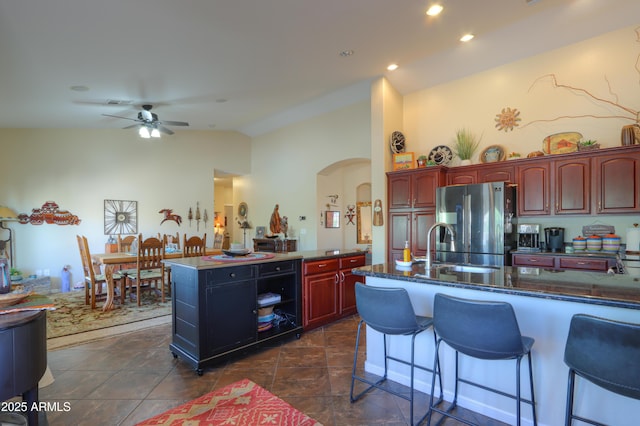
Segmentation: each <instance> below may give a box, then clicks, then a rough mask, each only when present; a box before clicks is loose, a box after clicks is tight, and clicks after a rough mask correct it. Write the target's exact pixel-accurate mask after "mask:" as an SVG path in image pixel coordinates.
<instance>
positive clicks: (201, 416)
mask: <svg viewBox="0 0 640 426" xmlns="http://www.w3.org/2000/svg"><path fill="white" fill-rule="evenodd" d="M138 425H172V426H173V425H189V426H192V425H194V426H195V425H198V426H204V425H207V426H208V425H234V426H256V425H276V426H294V425H295V426H322V425H321V424H320V423H318V422H317V421H315V420H313V419H312V418H311V417H309V416H307V415H306V414H304V413H301V412H300V411H298V410H296V409H295V408H293V407H292V406H291V405H289V404H287V403H286V402H284V401H283V400H281V399H280V398H278V397H277V396H275V395H273V394H272V393H270V392H268V391H267V390H265V389H263V388H261V387H260V386H258V385H257V384H255V383H253V382H252V381H251V380H249V379H244V380H241V381H239V382H235V383H232V384H230V385H228V386H225V387H223V388H221V389H218V390H215V391H213V392H210V393H208V394H206V395H203V396H201V397H200V398H196V399H194V400H193V401H190V402H187V403H185V404H182V405H180V406H178V407H176V408H173V409H171V410H169V411H166V412H164V413H162V414H159V415H157V416H155V417H152V418H150V419H148V420H145V421H144V422H142V423H138Z"/></svg>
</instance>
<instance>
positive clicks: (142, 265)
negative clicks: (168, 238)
mask: <svg viewBox="0 0 640 426" xmlns="http://www.w3.org/2000/svg"><path fill="white" fill-rule="evenodd" d="M163 259H164V241H161V240H159V239H157V238H155V237H150V238H147V239H145V240H143V239H142V234H140V236H139V237H138V255H137V257H136V267H135V269H129V270H127V271H125V273H126V276H127V283H128V284H127V286H128V288H129V295H130V296H131V295H132V294H133V287H135V288H136V301H137V303H138V306H140V291H141V290H142V288H143V287H145V288H147V289H149V290H151V289H152V288H153V287H154V286H155V288H156V289H158V282H160V297H161V300H162V302H164V301H165V297H164V282H165V277H164V263H163V262H162V261H163Z"/></svg>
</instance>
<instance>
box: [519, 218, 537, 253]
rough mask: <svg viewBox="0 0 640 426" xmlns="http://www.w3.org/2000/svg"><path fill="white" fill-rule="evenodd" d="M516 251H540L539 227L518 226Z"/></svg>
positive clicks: (526, 224) (529, 224)
mask: <svg viewBox="0 0 640 426" xmlns="http://www.w3.org/2000/svg"><path fill="white" fill-rule="evenodd" d="M517 229H518V251H540V225H537V224H533V223H520V224H518V228H517Z"/></svg>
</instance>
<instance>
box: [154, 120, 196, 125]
mask: <svg viewBox="0 0 640 426" xmlns="http://www.w3.org/2000/svg"><path fill="white" fill-rule="evenodd" d="M159 123H162V124H166V125H167V126H188V125H189V123H187V122H186V121H169V120H160V121H159Z"/></svg>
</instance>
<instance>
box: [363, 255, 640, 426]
mask: <svg viewBox="0 0 640 426" xmlns="http://www.w3.org/2000/svg"><path fill="white" fill-rule="evenodd" d="M438 266H439V265H437V264H436V265H432V267H431V268H430V269H429V270H425V267H424V263H417V264H414V265H413V266H412V267H409V268H406V269H404V268H403V269H398V268H397V267H396V266H395V265H392V264H382V265H371V266H365V267H361V268H357V269H354V271H353V273H354V274H355V275H356V276H360V277H362V281H366V284H367V285H372V286H381V287H402V288H405V289H406V290H407V291H408V292H409V295H410V297H411V300H412V304H413V306H414V310H415V311H416V314H417V315H428V316H431V315H432V313H433V310H432V309H433V297H434V295H435V294H436V293H444V294H449V295H452V296H457V297H463V298H468V299H478V300H499V301H506V302H509V303H510V304H511V305H512V306H513V308H514V310H515V313H516V317H517V319H518V322H519V325H520V329H521V331H522V334H523V335H525V336H530V337H533V338H534V339H535V344H534V346H533V351H532V353H533V358H532V360H533V377H534V386H535V392H536V402H537V407H536V410H537V411H536V412H537V415H538V424H540V425H547V426H555V425H558V424H563V423H564V412H565V400H566V387H567V375H568V367H566V365H565V364H564V361H563V357H564V346H565V341H566V338H567V334H568V330H569V323H570V321H571V317H572V316H573V315H574V314H577V313H585V314H590V315H595V316H599V317H604V318H609V319H613V320H619V321H626V322H635V323H640V279H638V278H637V277H634V276H630V275H622V274H614V275H609V274H605V273H599V272H581V271H558V270H547V269H539V268H522V267H503V268H497V269H495V270H493V271H492V272H485V273H472V272H456V271H454V270H453V268H450V267H438ZM403 339H409V338H408V337H404V336H402V337H395V336H394V337H393V339H392V343H391V346H392V347H394V348H396V349H394V350H397V351H398V352H397V353H396V355H398V356H401V357H402V356H405V357H408V351H409V349H408V348H409V347H410V345H409V340H406V342H404V340H403ZM418 339H419V340H417V343H416V348H417V349H416V350H417V354H416V360H420V361H419V362H420V363H422V364H426V365H428V366H431V363H432V362H433V355H434V354H433V350H434V344H433V337H432V336H429V333H424V335H422V336H419V338H418ZM404 343H406V344H404ZM381 345H382V337H381V335H380V334H378V333H376V332H375V331H373V330H371V329H370V328H367V361H366V363H365V369H366V370H367V371H369V372H372V373H375V374H381V372H382V371H383V365H384V364H383V354H382V346H381ZM398 348H399V349H398ZM440 355H441V362H442V363H443V369H444V373H443V383H444V392H445V399H447V400H448V401H451V400H452V397H453V372H452V366H453V365H454V352H453V350H451V348H448V347H446V345H445V346H443V347H442V348H441V353H440ZM513 363H514V362H513V361H491V362H486V361H478V360H474V359H470V358H467V357H462V358H461V362H460V369H461V370H460V371H461V375H462V376H466V377H467V378H469V379H471V380H475V381H480V382H484V383H486V384H488V385H489V386H497V387H501V388H503V389H506V390H509V391H512V390H514V389H515V378H514V374H515V367H514V365H513ZM523 370H525V371H523V372H522V374H527V372H526V368H523ZM389 378H390V379H391V380H394V381H397V382H400V383H403V384H405V385H407V384H408V383H409V379H408V372H407V371H406V370H405V369H403V368H401V367H399V366H398V365H397V364H395V363H392V364H390V373H389ZM582 384H583V382H579V391H578V393H577V394H576V398H575V406H576V407H577V412H579V413H581V414H583V415H585V416H586V417H591V418H594V419H597V420H600V421H602V422H604V423H606V424H615V425H632V424H637V419H636V418H635V417H637V416H635V415H632V413H639V412H640V401H636V400H632V399H630V398H625V397H621V396H618V395H613V394H611V393H610V392H607V391H604V390H601V389H599V388H596V387H595V386H594V385H591V384H587V385H585V386H582ZM416 388H417V389H419V390H421V391H423V392H427V393H429V392H430V390H431V376H430V375H429V374H426V373H424V374H423V375H420V374H417V377H416ZM523 396H524V397H525V398H528V397H529V394H528V392H527V391H526V389H525V390H523ZM458 403H459V405H460V406H462V407H464V408H468V409H470V410H473V411H476V412H478V413H480V414H483V415H485V416H489V417H492V418H495V419H497V420H500V421H503V422H507V423H510V424H515V403H514V401H512V400H510V399H508V398H503V397H500V396H497V395H493V394H491V393H489V392H486V391H481V390H478V389H475V388H473V387H469V386H466V385H464V384H463V385H461V387H460V390H459V397H458ZM523 416H524V417H525V420H524V421H525V423H524V424H526V422H527V420H526V419H528V421H529V424H531V413H530V411H529V410H527V409H526V407H523Z"/></svg>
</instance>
